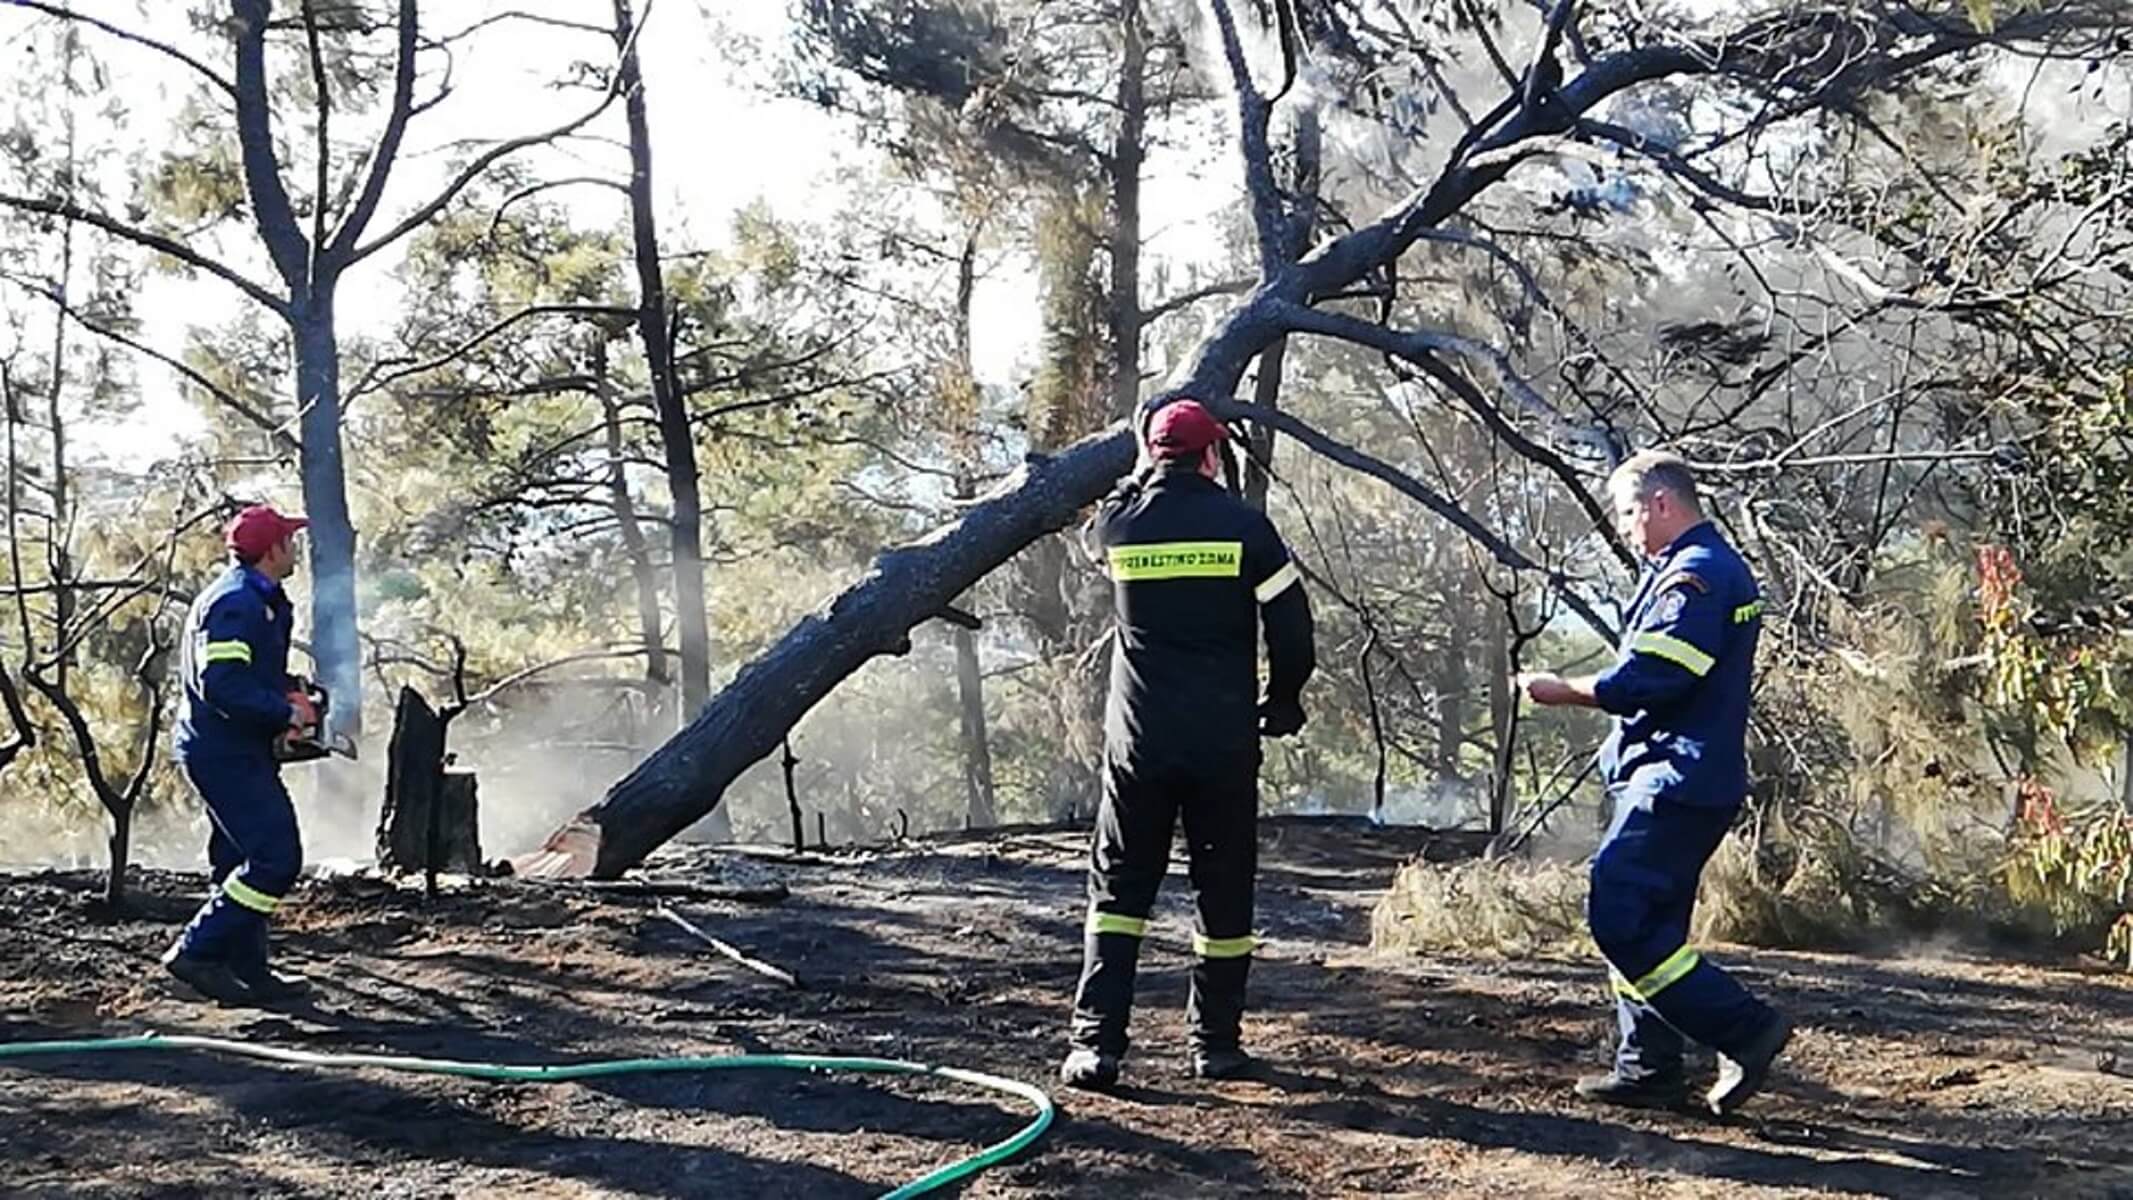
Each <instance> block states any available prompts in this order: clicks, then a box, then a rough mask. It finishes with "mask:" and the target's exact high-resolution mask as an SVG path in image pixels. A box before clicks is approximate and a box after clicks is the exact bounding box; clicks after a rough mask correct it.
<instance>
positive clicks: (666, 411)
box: [614, 0, 733, 841]
mask: <svg viewBox="0 0 2133 1200" xmlns="http://www.w3.org/2000/svg"><path fill="white" fill-rule="evenodd" d="M614 4H615V46H616V49H617V50H618V51H620V54H621V60H620V66H619V68H618V69H619V70H620V72H621V85H622V93H623V111H624V113H625V114H626V115H627V118H628V122H629V131H630V188H629V192H630V235H631V241H632V244H633V245H634V248H635V250H636V258H637V289H638V307H637V330H638V334H639V336H640V337H641V338H642V339H643V341H644V356H645V362H646V364H647V366H648V367H649V370H650V374H651V377H652V378H651V384H652V403H653V405H654V406H655V407H656V408H657V410H658V416H659V441H660V447H661V449H662V450H663V451H664V453H665V458H666V471H667V492H668V495H669V496H670V498H671V499H672V501H673V506H674V513H673V517H672V521H673V524H672V526H671V531H672V548H673V553H672V557H673V560H674V624H675V632H676V634H677V636H678V637H679V639H680V642H681V646H680V649H681V713H682V720H684V721H688V720H692V719H694V718H695V717H696V715H697V714H698V713H699V712H701V711H702V710H703V707H704V704H705V702H706V701H708V700H709V699H710V698H711V623H710V605H709V597H708V596H707V595H706V593H705V590H704V541H703V524H704V518H703V485H702V477H701V476H700V475H699V473H698V470H697V464H696V436H695V430H694V429H693V428H692V427H691V426H690V424H689V411H688V401H687V398H686V397H685V396H683V395H682V391H681V381H680V379H679V378H678V377H677V376H676V375H675V373H674V339H673V329H672V326H671V325H670V324H669V318H668V312H667V289H666V279H665V275H664V273H663V271H662V270H661V268H660V264H659V229H658V224H657V222H656V220H655V217H654V214H653V208H652V199H653V192H652V140H651V129H650V121H649V118H648V116H647V115H646V101H645V94H644V74H643V70H642V68H641V66H640V64H639V62H638V58H637V42H636V38H635V36H634V33H635V29H636V26H635V22H634V20H633V18H632V16H631V14H630V4H629V0H614ZM703 832H704V834H705V836H706V837H708V838H710V839H711V840H713V841H731V840H732V838H733V823H732V818H731V817H730V816H729V815H728V814H727V813H726V812H725V811H724V810H723V809H715V810H712V811H711V812H709V813H707V814H706V822H705V828H704V830H703Z"/></svg>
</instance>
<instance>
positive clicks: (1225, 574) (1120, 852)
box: [1060, 400, 1314, 1089]
mask: <svg viewBox="0 0 2133 1200" xmlns="http://www.w3.org/2000/svg"><path fill="white" fill-rule="evenodd" d="M1225 436H1226V435H1225V432H1224V430H1223V428H1222V426H1221V424H1220V423H1219V422H1217V421H1216V420H1215V419H1214V417H1213V416H1212V415H1211V414H1209V413H1208V411H1207V410H1206V409H1205V408H1204V407H1202V406H1201V405H1200V404H1198V403H1196V402H1194V401H1191V400H1175V401H1172V402H1170V403H1168V404H1166V405H1164V406H1162V407H1160V408H1158V409H1157V410H1156V411H1155V412H1154V413H1153V414H1152V415H1150V416H1149V417H1148V418H1147V427H1146V432H1145V439H1144V442H1143V446H1144V450H1145V454H1146V460H1147V461H1146V462H1145V465H1144V468H1143V469H1142V470H1141V471H1140V472H1138V473H1136V475H1135V476H1133V477H1132V478H1131V479H1129V480H1128V481H1127V482H1126V483H1125V484H1124V485H1122V486H1121V487H1120V488H1119V490H1118V491H1116V492H1114V493H1113V494H1112V495H1111V496H1110V497H1109V498H1108V499H1106V500H1105V501H1104V503H1103V505H1102V506H1101V507H1100V508H1099V509H1098V511H1097V514H1096V517H1095V519H1094V520H1093V521H1092V522H1091V533H1093V534H1094V536H1095V540H1096V541H1098V542H1099V543H1100V544H1101V546H1102V549H1103V554H1104V558H1105V560H1106V565H1107V569H1108V571H1109V574H1110V576H1111V582H1112V589H1113V595H1114V598H1115V600H1116V603H1117V606H1118V622H1117V636H1116V641H1115V643H1114V645H1113V648H1112V654H1111V693H1110V698H1109V700H1108V702H1107V703H1106V705H1105V714H1104V766H1103V798H1102V802H1101V804H1100V805H1099V807H1098V810H1097V816H1096V829H1095V833H1094V836H1093V838H1092V840H1091V846H1090V864H1089V915H1088V922H1087V926H1086V929H1085V933H1084V938H1083V968H1082V974H1081V983H1080V986H1079V988H1078V989H1077V990H1076V993H1075V997H1074V1016H1073V1023H1072V1028H1071V1031H1070V1038H1069V1040H1070V1042H1071V1047H1072V1048H1071V1050H1070V1052H1069V1054H1068V1055H1067V1059H1066V1062H1065V1063H1064V1064H1063V1065H1062V1066H1061V1068H1060V1078H1061V1079H1062V1080H1063V1081H1064V1082H1066V1083H1067V1084H1069V1085H1072V1086H1075V1087H1087V1088H1098V1089H1101V1088H1107V1087H1110V1086H1111V1085H1113V1084H1115V1083H1116V1082H1117V1081H1118V1073H1119V1064H1120V1061H1121V1060H1122V1059H1123V1057H1124V1056H1125V1052H1126V1044H1127V1037H1126V1026H1127V1021H1128V1018H1129V1017H1130V1015H1131V1012H1132V1008H1133V983H1134V975H1135V971H1136V966H1137V964H1138V962H1139V958H1140V950H1141V940H1142V938H1143V937H1144V936H1145V935H1146V933H1147V929H1148V916H1149V913H1150V911H1151V909H1152V908H1153V906H1154V904H1155V896H1156V889H1157V888H1158V887H1159V886H1160V885H1161V883H1162V881H1163V875H1164V873H1165V871H1166V870H1168V868H1169V863H1170V845H1171V836H1172V831H1173V830H1174V829H1175V828H1176V827H1177V825H1178V824H1179V822H1180V821H1181V820H1182V822H1183V824H1184V829H1185V844H1186V850H1187V853H1188V855H1189V859H1190V863H1191V879H1192V885H1193V890H1194V895H1195V901H1196V905H1197V909H1198V919H1197V921H1196V925H1195V931H1194V933H1193V938H1192V945H1193V967H1192V991H1191V998H1190V1001H1189V1002H1188V1005H1187V1009H1186V1019H1187V1023H1188V1025H1189V1026H1190V1035H1191V1043H1192V1044H1191V1049H1192V1067H1193V1071H1194V1073H1195V1074H1196V1075H1198V1076H1200V1077H1202V1078H1232V1077H1235V1076H1236V1075H1239V1074H1242V1073H1243V1072H1245V1071H1246V1070H1248V1069H1249V1067H1250V1066H1251V1059H1250V1057H1249V1056H1247V1055H1246V1054H1245V1053H1244V1050H1243V1048H1242V1046H1241V1044H1240V1025H1241V1023H1242V1020H1243V1016H1244V1000H1245V979H1246V976H1247V975H1248V974H1249V972H1250V970H1251V962H1252V958H1251V956H1252V951H1253V949H1254V948H1255V946H1256V941H1255V939H1254V938H1253V936H1252V887H1253V876H1254V874H1255V873H1256V870H1257V866H1258V854H1259V843H1258V817H1259V792H1258V787H1259V738H1260V737H1261V736H1262V735H1263V736H1269V737H1280V736H1285V735H1288V734H1292V733H1295V732H1296V731H1297V730H1298V729H1301V728H1302V727H1303V723H1304V712H1303V705H1302V700H1301V697H1302V692H1303V686H1304V682H1305V680H1307V679H1308V678H1309V677H1310V675H1311V671H1312V668H1313V666H1314V661H1313V651H1312V642H1311V639H1312V635H1311V606H1310V602H1309V601H1308V600H1306V599H1305V598H1304V590H1303V586H1302V583H1301V581H1300V578H1299V575H1298V573H1297V569H1296V564H1295V563H1293V562H1291V561H1290V560H1289V552H1288V548H1287V547H1286V546H1284V545H1283V544H1282V541H1281V537H1280V535H1279V534H1277V533H1275V532H1274V527H1273V525H1272V524H1271V523H1269V522H1268V521H1267V519H1266V516H1265V514H1263V513H1261V512H1259V511H1258V510H1256V509H1254V508H1252V507H1251V506H1250V505H1247V504H1245V503H1244V502H1243V501H1242V500H1239V499H1238V498H1236V497H1235V496H1232V495H1231V494H1229V493H1228V492H1226V491H1224V490H1223V488H1222V486H1221V485H1220V484H1219V483H1217V482H1216V481H1215V476H1216V472H1217V464H1218V462H1219V459H1218V453H1217V443H1219V442H1220V441H1222V439H1223V438H1224V437H1225ZM1262 627H1263V628H1264V630H1265V636H1266V651H1267V680H1266V690H1265V692H1264V696H1263V698H1262V693H1261V691H1260V688H1259V678H1258V666H1259V662H1258V659H1259V655H1258V642H1259V632H1260V629H1261V628H1262Z"/></svg>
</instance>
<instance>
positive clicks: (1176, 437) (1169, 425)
mask: <svg viewBox="0 0 2133 1200" xmlns="http://www.w3.org/2000/svg"><path fill="white" fill-rule="evenodd" d="M1227 437H1229V430H1227V429H1224V428H1223V427H1222V422H1220V421H1217V420H1215V415H1214V414H1213V413H1211V412H1208V411H1207V409H1205V408H1204V407H1202V406H1201V404H1200V402H1199V401H1197V400H1173V401H1171V402H1170V403H1169V404H1165V405H1164V406H1163V407H1161V408H1159V409H1156V410H1155V416H1153V417H1151V418H1149V420H1148V449H1149V451H1150V452H1151V453H1153V454H1154V455H1155V456H1156V457H1157V458H1190V457H1192V456H1193V455H1195V454H1198V453H1200V452H1201V451H1203V450H1205V449H1207V448H1208V447H1209V446H1212V445H1214V444H1215V443H1216V442H1219V441H1222V440H1224V439H1226V438H1227Z"/></svg>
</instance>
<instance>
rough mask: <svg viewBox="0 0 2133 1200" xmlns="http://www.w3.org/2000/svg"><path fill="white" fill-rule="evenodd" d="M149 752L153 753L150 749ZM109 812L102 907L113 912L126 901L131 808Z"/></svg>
mask: <svg viewBox="0 0 2133 1200" xmlns="http://www.w3.org/2000/svg"><path fill="white" fill-rule="evenodd" d="M150 752H151V753H153V749H152V748H151V751H150ZM109 811H110V813H111V840H110V842H109V843H108V845H109V846H110V848H111V871H110V873H109V874H107V875H106V876H105V877H104V907H105V908H107V909H111V910H114V911H115V910H116V909H117V908H118V906H119V905H121V904H123V903H125V900H126V864H127V863H128V862H130V861H131V860H132V856H133V806H132V805H131V804H127V805H124V806H122V807H118V808H113V809H110V810H109Z"/></svg>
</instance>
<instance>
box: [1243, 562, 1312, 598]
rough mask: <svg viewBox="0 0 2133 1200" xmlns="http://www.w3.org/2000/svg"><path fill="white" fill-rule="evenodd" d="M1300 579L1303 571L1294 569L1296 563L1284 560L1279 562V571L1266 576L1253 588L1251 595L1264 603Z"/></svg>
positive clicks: (1294, 584)
mask: <svg viewBox="0 0 2133 1200" xmlns="http://www.w3.org/2000/svg"><path fill="white" fill-rule="evenodd" d="M1301 579H1303V573H1302V572H1300V571H1298V570H1297V569H1296V564H1295V563H1292V562H1285V563H1283V564H1281V569H1280V570H1279V571H1276V572H1274V573H1273V574H1272V575H1269V576H1267V577H1266V582H1264V583H1262V584H1260V585H1259V586H1258V587H1256V588H1253V589H1252V595H1254V596H1257V597H1258V598H1259V603H1261V604H1265V603H1268V602H1269V601H1271V600H1273V599H1274V597H1276V596H1279V595H1280V594H1282V593H1283V592H1286V591H1288V590H1289V589H1290V588H1292V587H1295V586H1296V584H1297V582H1298V581H1300V580H1301Z"/></svg>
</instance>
